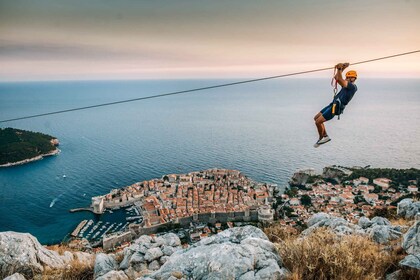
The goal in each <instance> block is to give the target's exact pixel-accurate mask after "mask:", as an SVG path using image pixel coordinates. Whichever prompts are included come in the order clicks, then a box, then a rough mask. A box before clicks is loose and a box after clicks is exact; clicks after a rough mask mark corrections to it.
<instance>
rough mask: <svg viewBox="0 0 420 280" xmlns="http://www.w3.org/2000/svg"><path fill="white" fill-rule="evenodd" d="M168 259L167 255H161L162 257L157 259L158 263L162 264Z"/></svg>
mask: <svg viewBox="0 0 420 280" xmlns="http://www.w3.org/2000/svg"><path fill="white" fill-rule="evenodd" d="M168 260H169V257H168V256H162V257H161V258H160V259H159V263H160V264H164V263H166V262H167V261H168Z"/></svg>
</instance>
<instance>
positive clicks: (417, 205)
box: [397, 198, 420, 219]
mask: <svg viewBox="0 0 420 280" xmlns="http://www.w3.org/2000/svg"><path fill="white" fill-rule="evenodd" d="M417 214H420V201H416V202H413V200H412V199H411V198H405V199H403V200H401V201H400V202H399V203H398V204H397V215H399V216H401V217H404V218H406V219H412V218H415V217H416V215H417Z"/></svg>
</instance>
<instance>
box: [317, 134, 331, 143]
mask: <svg viewBox="0 0 420 280" xmlns="http://www.w3.org/2000/svg"><path fill="white" fill-rule="evenodd" d="M330 141H331V139H330V137H328V135H326V136H324V137H322V139H320V140H319V141H318V144H320V145H322V144H325V143H327V142H330Z"/></svg>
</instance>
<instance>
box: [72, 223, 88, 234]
mask: <svg viewBox="0 0 420 280" xmlns="http://www.w3.org/2000/svg"><path fill="white" fill-rule="evenodd" d="M87 222H88V221H87V220H83V221H81V222H80V224H79V225H78V226H77V227H76V228H75V230H73V232H72V233H71V236H74V237H76V236H77V235H78V234H79V232H80V230H81V229H82V228H83V227H84V226H85V225H86V223H87Z"/></svg>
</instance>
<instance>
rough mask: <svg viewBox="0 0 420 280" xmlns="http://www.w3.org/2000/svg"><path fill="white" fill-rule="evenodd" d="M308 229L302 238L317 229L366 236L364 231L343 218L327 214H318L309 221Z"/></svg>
mask: <svg viewBox="0 0 420 280" xmlns="http://www.w3.org/2000/svg"><path fill="white" fill-rule="evenodd" d="M307 225H308V228H307V229H306V230H304V231H303V232H302V236H306V235H308V234H310V233H311V232H313V231H314V230H315V229H317V228H321V227H326V228H329V229H331V230H332V231H333V232H335V233H336V234H339V235H342V234H365V232H364V231H363V229H362V228H361V227H360V226H358V225H354V224H352V223H350V222H348V221H346V220H345V219H343V218H338V217H334V216H331V215H328V214H327V213H317V214H315V215H313V216H312V217H311V218H309V219H308V221H307Z"/></svg>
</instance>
